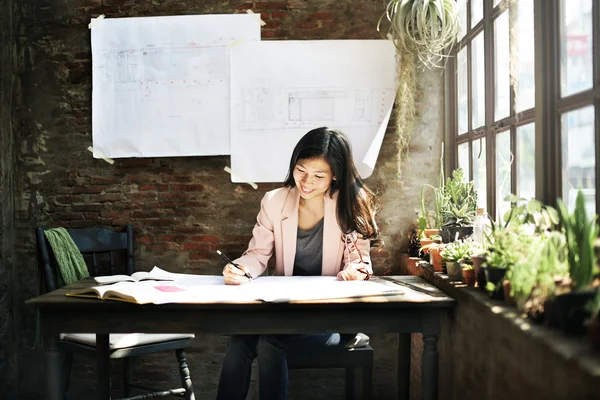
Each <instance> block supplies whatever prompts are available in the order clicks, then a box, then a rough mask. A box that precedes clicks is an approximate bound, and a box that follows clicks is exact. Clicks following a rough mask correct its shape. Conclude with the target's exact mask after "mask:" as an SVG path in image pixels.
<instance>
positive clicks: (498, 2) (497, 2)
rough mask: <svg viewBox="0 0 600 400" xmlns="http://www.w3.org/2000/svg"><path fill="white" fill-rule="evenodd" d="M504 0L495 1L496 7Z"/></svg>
mask: <svg viewBox="0 0 600 400" xmlns="http://www.w3.org/2000/svg"><path fill="white" fill-rule="evenodd" d="M501 1H502V0H494V7H496V6H497V5H498V4H500V2H501Z"/></svg>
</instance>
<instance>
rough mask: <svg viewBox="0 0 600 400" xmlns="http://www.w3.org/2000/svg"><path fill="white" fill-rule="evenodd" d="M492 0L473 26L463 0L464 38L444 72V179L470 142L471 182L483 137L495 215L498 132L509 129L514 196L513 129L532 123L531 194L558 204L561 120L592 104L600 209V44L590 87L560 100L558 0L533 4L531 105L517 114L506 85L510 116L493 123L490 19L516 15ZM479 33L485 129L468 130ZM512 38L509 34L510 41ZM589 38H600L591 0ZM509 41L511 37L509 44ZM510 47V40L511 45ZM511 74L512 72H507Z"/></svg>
mask: <svg viewBox="0 0 600 400" xmlns="http://www.w3.org/2000/svg"><path fill="white" fill-rule="evenodd" d="M493 2H494V0H483V19H482V20H481V21H479V22H478V23H477V24H476V25H475V26H474V27H470V23H471V0H466V11H467V24H468V26H467V27H466V28H465V32H466V33H465V35H464V37H463V38H461V40H460V41H459V42H458V43H457V44H456V45H455V46H454V48H453V49H452V51H451V55H452V56H453V57H450V59H449V61H448V63H447V65H446V70H445V73H444V77H445V79H444V81H445V94H444V99H445V114H446V118H445V127H446V129H445V135H444V142H445V143H447V144H448V145H447V146H446V148H445V158H444V159H445V162H444V168H445V171H446V175H450V173H451V171H452V170H453V169H454V168H456V167H457V166H458V146H459V145H460V144H463V143H465V142H468V143H469V146H468V147H469V160H470V162H469V171H465V173H466V174H467V173H468V177H469V179H473V164H474V163H473V148H474V146H473V142H474V141H475V140H478V139H479V138H481V137H485V140H486V185H487V191H486V192H487V199H486V205H487V206H486V208H487V210H488V214H489V215H490V216H495V215H496V211H497V207H498V205H497V204H496V171H495V166H496V134H497V133H500V132H503V131H506V129H510V139H511V152H512V154H513V155H514V157H515V162H513V167H512V168H511V192H512V193H517V187H518V181H517V180H518V170H517V163H516V160H517V157H519V155H518V152H517V146H518V143H517V140H516V139H517V128H518V127H520V126H522V125H527V124H530V123H535V153H536V157H535V186H536V188H535V194H536V198H537V199H538V200H540V201H542V202H544V203H545V204H549V205H552V206H556V200H557V199H558V198H559V197H561V196H562V191H561V188H562V154H561V138H562V132H561V121H560V119H561V116H562V114H563V113H565V112H568V111H573V110H577V109H580V108H582V107H585V106H588V105H593V106H594V107H595V110H594V116H595V122H594V137H595V150H596V151H595V158H596V168H595V173H596V176H595V184H596V185H595V186H596V212H597V213H598V212H599V211H600V190H599V186H600V40H593V48H592V60H593V86H592V88H591V89H588V90H585V91H582V92H578V93H575V94H572V95H569V96H565V97H564V98H561V97H560V73H561V66H560V45H561V43H560V27H561V24H560V16H561V13H560V11H561V10H560V6H561V0H533V13H534V15H533V19H534V21H533V24H534V46H535V50H534V52H535V53H534V58H535V60H534V74H535V77H534V82H535V104H534V107H533V108H530V109H527V110H523V111H521V112H519V113H515V108H514V105H515V101H516V97H515V96H516V93H515V91H514V88H513V86H512V85H511V86H510V92H509V93H510V97H509V101H510V114H509V116H508V117H505V118H503V119H501V120H499V121H494V110H495V107H494V106H495V104H494V102H495V83H494V74H495V66H496V64H495V59H494V47H493V46H494V21H495V20H496V18H498V17H499V16H500V14H501V13H503V12H508V13H509V21H510V22H511V23H513V21H514V14H513V15H511V10H510V9H508V5H509V2H510V1H509V0H502V1H501V2H500V3H499V4H498V5H497V6H495V7H494V6H493ZM481 32H483V35H484V68H485V88H486V93H485V125H484V126H483V127H478V128H476V129H473V127H472V109H473V107H472V105H473V102H472V100H473V99H472V96H473V93H472V87H473V86H472V81H473V79H474V77H473V74H472V65H471V57H472V50H471V48H472V46H471V44H472V41H473V39H474V38H475V37H476V36H477V35H478V34H480V33H481ZM510 36H511V35H509V37H510ZM592 37H593V38H594V39H595V38H600V2H598V1H592ZM510 40H512V37H510V39H509V41H510ZM509 43H510V42H509ZM465 46H467V61H466V62H467V82H468V84H467V91H468V93H467V99H468V125H467V126H468V130H467V132H466V133H463V134H458V87H457V79H456V74H457V59H456V57H454V56H455V55H456V54H457V53H458V51H460V50H461V49H462V48H463V47H465ZM511 73H514V71H511Z"/></svg>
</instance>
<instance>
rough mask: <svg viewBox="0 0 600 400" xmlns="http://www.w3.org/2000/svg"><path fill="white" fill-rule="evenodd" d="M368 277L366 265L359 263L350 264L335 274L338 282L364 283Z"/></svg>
mask: <svg viewBox="0 0 600 400" xmlns="http://www.w3.org/2000/svg"><path fill="white" fill-rule="evenodd" d="M370 276H371V274H370V273H369V268H368V265H367V264H364V263H361V262H357V263H350V264H348V265H346V268H344V269H343V270H341V271H340V272H338V274H337V278H338V280H340V281H366V280H368V279H369V278H370Z"/></svg>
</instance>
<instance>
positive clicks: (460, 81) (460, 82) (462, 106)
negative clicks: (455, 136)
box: [456, 46, 469, 134]
mask: <svg viewBox="0 0 600 400" xmlns="http://www.w3.org/2000/svg"><path fill="white" fill-rule="evenodd" d="M456 64H457V74H456V86H457V90H456V93H457V96H458V101H457V104H458V133H459V134H461V133H465V132H466V131H468V130H469V125H468V121H469V86H468V81H467V47H466V46H465V47H463V48H462V50H461V51H459V52H458V55H457V56H456Z"/></svg>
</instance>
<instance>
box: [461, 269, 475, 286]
mask: <svg viewBox="0 0 600 400" xmlns="http://www.w3.org/2000/svg"><path fill="white" fill-rule="evenodd" d="M462 275H463V280H464V281H465V283H466V284H467V286H475V270H474V269H473V268H463V269H462Z"/></svg>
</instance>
